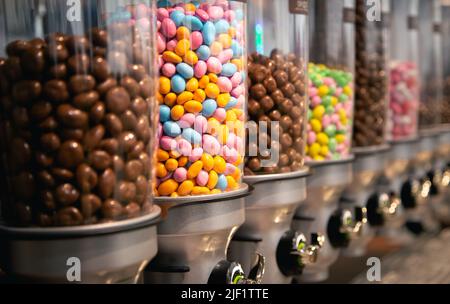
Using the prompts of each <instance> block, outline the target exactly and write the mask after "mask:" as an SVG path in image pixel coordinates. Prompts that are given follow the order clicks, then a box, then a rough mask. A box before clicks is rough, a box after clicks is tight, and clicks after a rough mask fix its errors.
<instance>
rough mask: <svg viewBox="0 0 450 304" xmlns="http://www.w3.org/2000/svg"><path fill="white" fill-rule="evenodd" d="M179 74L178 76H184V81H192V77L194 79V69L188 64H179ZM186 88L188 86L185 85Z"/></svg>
mask: <svg viewBox="0 0 450 304" xmlns="http://www.w3.org/2000/svg"><path fill="white" fill-rule="evenodd" d="M177 72H178V74H180V75H181V76H183V78H184V79H191V78H192V77H194V69H193V68H192V67H191V66H190V65H188V64H187V63H184V62H182V63H179V64H178V65H177ZM185 88H186V85H185ZM183 90H184V89H183Z"/></svg>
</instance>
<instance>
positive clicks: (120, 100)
mask: <svg viewBox="0 0 450 304" xmlns="http://www.w3.org/2000/svg"><path fill="white" fill-rule="evenodd" d="M130 103H131V100H130V95H129V94H128V92H127V91H126V89H125V88H123V87H115V88H113V89H111V90H109V91H108V93H106V108H107V109H108V111H110V112H112V113H114V114H121V113H123V112H124V111H125V110H126V109H128V108H129V106H130Z"/></svg>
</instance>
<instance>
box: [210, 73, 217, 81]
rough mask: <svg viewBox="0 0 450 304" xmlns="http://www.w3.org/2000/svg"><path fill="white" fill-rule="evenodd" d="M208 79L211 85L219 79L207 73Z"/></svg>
mask: <svg viewBox="0 0 450 304" xmlns="http://www.w3.org/2000/svg"><path fill="white" fill-rule="evenodd" d="M208 78H209V81H210V82H213V83H217V81H218V80H219V77H218V76H217V75H216V74H214V73H209V74H208Z"/></svg>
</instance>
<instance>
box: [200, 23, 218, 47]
mask: <svg viewBox="0 0 450 304" xmlns="http://www.w3.org/2000/svg"><path fill="white" fill-rule="evenodd" d="M202 35H203V43H204V44H206V45H211V44H212V43H213V42H214V40H215V39H216V27H215V26H214V23H212V22H211V21H207V22H206V23H205V24H204V25H203V29H202Z"/></svg>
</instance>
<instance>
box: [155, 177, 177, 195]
mask: <svg viewBox="0 0 450 304" xmlns="http://www.w3.org/2000/svg"><path fill="white" fill-rule="evenodd" d="M177 189H178V183H177V182H176V181H175V180H173V179H168V180H166V181H164V182H162V183H161V184H160V185H159V187H158V193H159V195H164V196H167V195H170V194H172V193H174V192H176V191H177Z"/></svg>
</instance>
